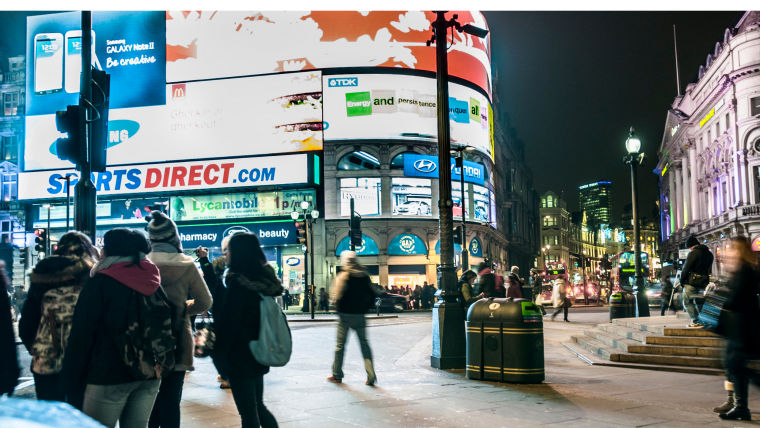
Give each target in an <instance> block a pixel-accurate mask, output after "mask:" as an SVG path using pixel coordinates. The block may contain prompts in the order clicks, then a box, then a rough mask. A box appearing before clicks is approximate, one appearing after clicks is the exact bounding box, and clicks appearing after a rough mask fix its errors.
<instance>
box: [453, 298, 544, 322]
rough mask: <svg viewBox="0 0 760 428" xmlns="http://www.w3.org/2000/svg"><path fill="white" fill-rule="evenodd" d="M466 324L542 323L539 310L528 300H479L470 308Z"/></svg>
mask: <svg viewBox="0 0 760 428" xmlns="http://www.w3.org/2000/svg"><path fill="white" fill-rule="evenodd" d="M467 321H468V322H502V321H510V322H515V321H522V322H543V315H542V313H541V310H540V309H539V308H538V307H537V306H536V305H535V303H533V302H531V301H530V300H528V299H514V298H511V297H509V298H506V299H495V298H489V299H481V300H478V301H477V302H475V303H473V304H472V306H470V310H469V311H468V312H467Z"/></svg>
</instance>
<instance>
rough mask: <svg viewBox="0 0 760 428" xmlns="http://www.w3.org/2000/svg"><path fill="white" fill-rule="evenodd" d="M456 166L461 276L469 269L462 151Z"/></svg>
mask: <svg viewBox="0 0 760 428" xmlns="http://www.w3.org/2000/svg"><path fill="white" fill-rule="evenodd" d="M456 166H457V167H458V168H459V189H460V190H461V195H460V196H461V197H460V203H461V204H462V274H464V272H465V271H466V270H467V269H469V268H470V265H469V257H468V256H469V254H467V226H466V225H465V222H464V219H465V215H466V214H467V211H466V209H465V203H464V201H465V198H464V195H465V193H464V192H465V189H464V150H459V157H458V158H457V160H456Z"/></svg>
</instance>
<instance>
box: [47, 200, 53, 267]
mask: <svg viewBox="0 0 760 428" xmlns="http://www.w3.org/2000/svg"><path fill="white" fill-rule="evenodd" d="M47 208H48V229H47V234H45V238H46V239H45V240H46V241H47V242H46V243H45V248H46V249H47V255H48V256H52V255H53V254H52V253H51V252H50V205H48V207H47Z"/></svg>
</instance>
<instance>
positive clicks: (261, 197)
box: [171, 189, 317, 221]
mask: <svg viewBox="0 0 760 428" xmlns="http://www.w3.org/2000/svg"><path fill="white" fill-rule="evenodd" d="M316 196H317V193H316V191H315V190H313V189H307V190H281V191H276V192H251V193H233V194H222V195H197V196H179V197H173V198H171V216H172V219H173V220H175V221H180V220H181V221H185V220H226V219H233V218H250V217H290V213H291V212H293V210H298V211H299V212H300V211H301V202H302V201H307V202H309V203H310V208H309V211H310V210H312V209H314V201H315V200H316Z"/></svg>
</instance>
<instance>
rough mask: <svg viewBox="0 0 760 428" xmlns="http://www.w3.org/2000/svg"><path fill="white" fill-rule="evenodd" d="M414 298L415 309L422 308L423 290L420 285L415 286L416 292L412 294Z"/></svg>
mask: <svg viewBox="0 0 760 428" xmlns="http://www.w3.org/2000/svg"><path fill="white" fill-rule="evenodd" d="M412 298H413V299H414V309H419V308H420V299H421V298H422V289H421V288H420V286H419V285H415V286H414V291H413V292H412Z"/></svg>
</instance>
